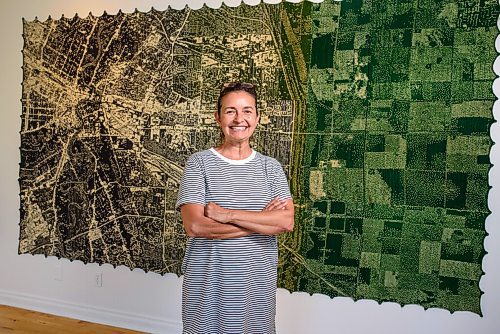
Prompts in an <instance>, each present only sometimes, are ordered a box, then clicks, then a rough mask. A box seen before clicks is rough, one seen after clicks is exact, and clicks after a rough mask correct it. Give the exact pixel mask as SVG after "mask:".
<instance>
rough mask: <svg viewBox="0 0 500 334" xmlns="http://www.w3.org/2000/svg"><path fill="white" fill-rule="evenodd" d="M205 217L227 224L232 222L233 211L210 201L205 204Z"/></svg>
mask: <svg viewBox="0 0 500 334" xmlns="http://www.w3.org/2000/svg"><path fill="white" fill-rule="evenodd" d="M205 217H208V218H210V219H213V220H216V221H218V222H220V223H224V224H225V223H229V222H231V211H230V210H228V209H224V208H223V207H221V206H220V205H217V204H215V203H214V202H208V204H207V205H205Z"/></svg>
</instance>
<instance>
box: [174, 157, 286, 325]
mask: <svg viewBox="0 0 500 334" xmlns="http://www.w3.org/2000/svg"><path fill="white" fill-rule="evenodd" d="M276 196H278V197H279V198H281V199H287V198H291V195H290V190H289V188H288V183H287V179H286V176H285V174H284V172H283V168H282V167H281V165H280V164H279V162H278V161H276V160H275V159H273V158H270V157H267V156H264V155H262V154H260V153H258V152H256V151H253V152H252V154H251V155H250V156H249V157H248V158H246V159H244V160H230V159H227V158H226V157H224V156H222V155H221V154H219V153H218V152H217V151H216V150H215V149H209V150H205V151H202V152H198V153H195V154H193V155H192V156H191V157H190V158H189V159H188V161H187V163H186V167H185V170H184V175H183V177H182V180H181V185H180V188H179V194H178V198H177V204H176V208H177V209H179V207H180V206H181V205H183V204H186V203H196V204H202V205H205V204H207V203H208V202H214V203H217V204H218V205H220V206H222V207H224V208H228V209H240V210H249V211H261V210H262V209H263V208H264V207H265V206H266V204H267V203H269V202H270V201H271V200H272V199H273V198H274V197H276ZM277 262H278V247H277V241H276V237H275V236H267V235H261V234H252V235H249V236H246V237H241V238H233V239H225V240H213V239H205V238H189V239H188V242H187V245H186V253H185V256H184V261H183V264H182V272H183V274H184V280H183V286H182V321H183V333H186V334H191V333H193V334H194V333H195V334H201V333H207V334H215V333H249V334H250V333H259V334H266V333H275V325H274V318H275V313H276V267H277Z"/></svg>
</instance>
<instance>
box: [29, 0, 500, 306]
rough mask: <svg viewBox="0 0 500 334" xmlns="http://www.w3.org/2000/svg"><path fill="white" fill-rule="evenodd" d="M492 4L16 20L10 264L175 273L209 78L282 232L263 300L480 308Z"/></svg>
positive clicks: (348, 1)
mask: <svg viewBox="0 0 500 334" xmlns="http://www.w3.org/2000/svg"><path fill="white" fill-rule="evenodd" d="M498 14H499V6H498V4H497V1H496V0H481V1H465V0H448V1H438V0H418V1H417V0H380V1H378V0H377V1H369V0H364V1H362V0H344V1H342V2H335V1H327V2H324V3H321V4H312V3H310V2H303V3H300V4H291V3H281V4H278V5H267V4H259V5H257V6H248V5H241V6H239V7H237V8H229V7H227V6H222V7H221V8H219V9H210V8H208V7H203V8H201V9H199V10H191V9H189V8H185V9H183V10H173V9H168V10H165V11H156V10H151V11H150V12H148V13H141V12H134V13H127V14H125V13H121V12H120V13H118V14H116V15H107V14H104V15H103V16H100V17H96V16H92V15H90V16H88V17H85V18H80V17H78V16H75V17H73V18H64V17H63V18H61V19H59V20H54V19H50V18H49V19H48V20H47V21H45V22H41V21H38V20H35V21H32V22H27V21H25V22H24V42H25V44H24V48H23V56H24V66H23V72H24V77H23V97H22V106H23V110H22V128H21V165H20V189H21V194H20V197H21V223H20V242H19V253H30V254H44V255H46V256H57V257H64V258H68V259H71V260H81V261H83V262H85V263H88V262H96V263H101V264H102V263H109V264H112V265H114V266H116V265H125V266H127V267H129V268H141V269H143V270H145V271H154V272H157V273H161V274H163V273H167V272H174V273H179V270H180V262H181V259H182V256H183V249H184V243H185V239H186V237H185V235H184V232H183V229H182V225H181V223H180V220H179V215H178V213H177V212H176V211H175V210H174V202H175V199H176V195H177V186H178V183H179V179H180V176H181V174H182V168H183V165H184V162H185V161H186V159H187V157H188V156H189V155H190V154H191V153H193V152H195V151H199V150H202V149H205V148H208V147H210V146H212V145H214V144H215V143H217V141H218V135H219V134H218V131H217V129H216V124H215V122H214V120H213V110H214V108H215V100H216V97H217V94H218V89H219V87H220V85H221V84H222V83H223V82H226V81H235V80H244V81H250V82H256V83H258V85H259V91H260V97H261V100H260V101H259V103H260V108H261V110H262V114H263V117H262V122H261V123H262V124H261V125H260V127H259V129H258V132H257V134H256V135H255V138H254V145H255V147H256V148H257V149H258V150H260V151H262V152H263V153H265V154H269V155H272V156H274V157H276V158H277V159H278V160H279V161H280V162H281V163H282V164H283V166H284V167H285V169H286V171H287V173H288V176H289V178H290V185H291V188H292V192H293V195H294V199H295V202H296V204H297V210H296V211H297V214H296V229H295V231H294V232H293V233H290V234H287V235H283V236H281V237H280V258H281V260H280V266H279V286H280V287H283V288H286V289H288V290H290V291H306V292H309V293H323V294H326V295H329V296H332V297H333V296H349V297H352V298H354V299H361V298H368V299H374V300H376V301H379V302H382V301H394V302H398V303H401V304H418V305H422V306H424V307H425V308H428V307H440V308H446V309H448V310H451V311H456V310H467V311H471V312H475V313H479V314H480V313H481V310H480V296H481V291H480V289H479V284H478V282H479V279H480V277H481V275H482V274H483V272H482V269H481V261H482V258H483V256H484V254H485V251H484V247H483V240H484V238H485V235H486V232H485V228H484V223H485V218H486V216H487V215H488V214H489V210H488V207H487V201H486V199H487V193H488V190H489V186H488V170H489V168H490V161H489V157H488V156H489V150H490V146H491V144H492V142H491V140H490V137H489V133H488V131H489V126H490V124H491V123H492V122H493V119H492V113H491V109H492V104H493V100H494V96H493V93H492V89H491V87H492V81H493V79H494V78H495V76H494V73H493V71H492V63H493V60H494V59H495V57H496V56H497V54H496V52H495V49H494V39H495V37H496V36H497V28H496V22H497V18H498Z"/></svg>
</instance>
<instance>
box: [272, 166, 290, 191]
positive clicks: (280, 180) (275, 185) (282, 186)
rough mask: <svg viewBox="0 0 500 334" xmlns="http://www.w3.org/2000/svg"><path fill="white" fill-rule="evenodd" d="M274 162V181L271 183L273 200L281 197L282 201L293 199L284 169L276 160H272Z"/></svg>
mask: <svg viewBox="0 0 500 334" xmlns="http://www.w3.org/2000/svg"><path fill="white" fill-rule="evenodd" d="M271 161H272V174H273V179H272V181H271V189H272V194H273V198H275V197H279V198H280V199H288V198H292V194H291V193H290V187H289V186H288V180H287V178H286V175H285V172H284V171H283V167H282V166H281V164H280V163H279V162H278V161H277V160H276V159H271Z"/></svg>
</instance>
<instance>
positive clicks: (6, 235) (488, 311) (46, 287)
mask: <svg viewBox="0 0 500 334" xmlns="http://www.w3.org/2000/svg"><path fill="white" fill-rule="evenodd" d="M193 1H196V3H194V2H193ZM274 2H276V0H275V1H274ZM169 3H170V4H172V7H174V8H182V7H184V5H185V4H186V3H185V0H156V1H153V0H151V1H148V0H136V1H133V0H107V1H104V0H85V1H84V0H81V1H74V0H71V1H70V0H37V1H32V0H1V2H0V17H1V19H0V26H1V30H0V36H1V42H0V54H1V59H2V60H1V62H0V66H1V71H0V85H1V86H0V152H2V154H3V156H2V157H1V160H2V162H1V165H0V186H1V191H0V196H1V200H0V304H9V305H14V306H20V307H26V308H30V309H36V310H41V311H45V312H49V313H56V314H60V315H66V316H71V317H76V318H80V319H84V320H90V321H96V322H101V323H108V324H112V325H116V326H121V327H128V328H133V329H138V330H143V331H148V332H155V333H179V332H180V330H181V325H180V299H181V294H180V287H181V278H178V277H177V276H175V275H166V276H163V277H162V276H160V275H157V274H152V273H148V274H145V273H144V272H143V271H141V270H134V271H130V270H129V269H127V268H125V267H119V268H117V269H114V268H112V267H111V266H110V265H104V266H102V267H99V266H97V265H95V264H89V265H84V264H83V263H81V262H69V261H68V260H57V259H56V258H45V257H43V256H31V255H17V240H18V236H19V228H18V222H19V211H18V210H19V209H18V208H19V196H18V193H19V185H18V181H17V179H18V173H19V169H18V168H19V167H18V163H19V161H20V156H19V145H20V143H19V130H20V114H21V103H20V97H21V82H22V70H21V66H22V55H21V50H22V47H23V40H22V36H21V34H22V21H21V18H23V17H24V18H26V19H28V20H32V19H33V18H34V17H35V16H38V18H39V19H40V20H45V19H46V18H47V17H48V15H52V17H54V18H59V17H60V16H61V14H64V15H65V16H66V17H72V16H73V15H74V14H75V13H76V12H78V13H79V14H80V16H86V15H87V13H89V12H90V11H91V12H92V13H93V14H95V15H100V14H101V13H102V12H103V10H106V11H107V12H108V13H110V14H113V13H116V12H117V11H118V9H119V8H121V9H122V10H123V11H124V12H130V11H133V10H134V8H135V7H138V8H139V9H140V10H143V11H147V10H149V9H150V8H151V6H154V7H155V8H156V9H159V10H162V9H165V8H166V7H167V5H168V4H169ZM227 3H228V5H231V6H234V5H237V4H238V3H239V1H234V0H233V1H230V2H229V1H228V2H227ZM247 3H250V0H248V2H247ZM251 3H253V4H255V3H258V0H252V2H251ZM200 4H201V0H191V7H192V8H199V7H200ZM208 4H209V5H210V6H211V7H218V6H220V1H219V0H211V1H209V2H208ZM496 44H497V50H498V49H500V39H497V43H496ZM496 65H497V66H496V69H497V71H496V72H497V73H499V72H500V61H499V60H497V61H496ZM494 87H495V90H496V92H497V95H499V94H500V80H496V81H495V83H494ZM495 115H496V119H500V103H498V102H497V103H496V104H495ZM492 134H493V140H494V141H496V142H498V141H499V140H500V126H499V125H498V124H495V125H494V126H493V127H492ZM491 160H492V162H493V163H494V164H496V165H498V164H499V163H500V148H499V146H498V145H496V146H494V147H493V149H492V152H491ZM490 184H491V185H492V186H493V188H492V189H491V191H490V197H489V205H490V208H491V210H492V211H493V213H492V214H491V215H490V216H489V217H488V219H487V225H486V228H487V231H488V233H489V234H490V235H489V236H488V237H487V238H486V241H485V248H486V250H487V251H488V253H489V254H487V255H486V256H485V258H484V261H483V269H484V271H485V272H486V274H485V275H484V276H483V277H482V279H481V282H480V285H481V288H482V290H483V291H484V292H485V293H484V295H483V297H482V299H481V305H482V310H483V313H484V317H479V316H478V315H476V314H473V313H470V312H456V313H454V314H453V315H451V314H450V313H449V312H448V311H445V310H442V309H429V310H427V311H424V310H423V308H422V307H420V306H415V305H410V306H405V307H403V308H401V307H400V306H399V305H398V304H395V303H384V304H382V305H379V304H377V303H376V302H374V301H358V302H356V303H354V302H353V301H352V300H351V299H349V298H335V299H331V298H329V297H327V296H324V295H314V296H310V295H308V294H307V293H294V294H290V293H288V292H287V291H285V290H279V291H278V315H277V326H278V333H279V334H289V333H290V334H299V333H300V334H301V333H308V334H309V333H318V334H319V333H367V332H369V333H372V334H375V333H397V334H400V333H405V334H410V333H415V334H416V333H456V334H458V333H464V334H465V333H467V334H468V333H471V332H475V333H482V334H489V333H491V334H493V333H500V284H499V283H498V282H500V265H499V264H500V167H498V166H497V167H494V168H492V170H491V172H490ZM99 272H102V273H103V286H102V287H95V286H94V277H95V274H96V273H99ZM55 278H57V279H55Z"/></svg>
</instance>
